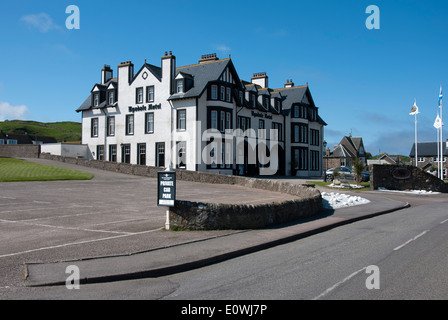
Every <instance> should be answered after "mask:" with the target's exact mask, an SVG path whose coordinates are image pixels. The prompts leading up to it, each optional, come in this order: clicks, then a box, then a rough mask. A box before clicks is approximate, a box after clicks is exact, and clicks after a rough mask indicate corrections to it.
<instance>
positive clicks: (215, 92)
mask: <svg viewBox="0 0 448 320" xmlns="http://www.w3.org/2000/svg"><path fill="white" fill-rule="evenodd" d="M211 99H212V100H218V86H217V85H212V92H211Z"/></svg>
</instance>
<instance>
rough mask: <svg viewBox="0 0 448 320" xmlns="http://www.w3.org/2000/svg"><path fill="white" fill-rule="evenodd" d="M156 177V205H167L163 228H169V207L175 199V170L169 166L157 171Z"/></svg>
mask: <svg viewBox="0 0 448 320" xmlns="http://www.w3.org/2000/svg"><path fill="white" fill-rule="evenodd" d="M157 174H158V179H157V186H158V188H157V205H158V206H161V207H167V209H166V222H165V229H166V230H169V229H170V207H174V203H175V201H176V172H175V171H174V170H173V169H171V168H170V167H169V168H167V169H166V170H165V171H161V172H158V173H157Z"/></svg>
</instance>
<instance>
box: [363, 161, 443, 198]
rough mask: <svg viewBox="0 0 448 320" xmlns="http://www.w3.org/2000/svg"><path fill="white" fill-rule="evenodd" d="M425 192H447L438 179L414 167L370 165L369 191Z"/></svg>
mask: <svg viewBox="0 0 448 320" xmlns="http://www.w3.org/2000/svg"><path fill="white" fill-rule="evenodd" d="M380 187H382V188H386V189H389V190H400V191H404V190H426V191H433V192H445V193H446V192H448V185H447V184H446V183H444V182H443V181H442V180H440V179H439V178H437V177H435V176H433V175H432V174H429V173H427V172H425V171H423V170H422V169H420V168H416V167H414V166H397V165H371V166H370V189H372V190H376V189H378V188H380Z"/></svg>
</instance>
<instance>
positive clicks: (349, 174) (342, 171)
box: [325, 167, 370, 182]
mask: <svg viewBox="0 0 448 320" xmlns="http://www.w3.org/2000/svg"><path fill="white" fill-rule="evenodd" d="M335 170H338V171H339V178H340V179H344V180H355V178H356V175H355V172H354V171H353V169H352V168H350V167H335V168H331V169H328V170H327V171H326V172H325V181H333V180H334V171H335ZM367 181H370V173H369V172H368V171H363V172H362V173H361V182H367Z"/></svg>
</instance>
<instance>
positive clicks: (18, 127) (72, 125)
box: [0, 120, 82, 142]
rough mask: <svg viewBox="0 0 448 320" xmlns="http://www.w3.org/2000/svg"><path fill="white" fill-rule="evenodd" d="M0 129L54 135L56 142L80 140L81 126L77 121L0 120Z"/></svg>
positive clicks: (19, 132) (15, 132) (8, 131)
mask: <svg viewBox="0 0 448 320" xmlns="http://www.w3.org/2000/svg"><path fill="white" fill-rule="evenodd" d="M0 130H2V131H3V132H6V133H14V134H29V135H38V136H47V137H54V138H56V140H57V141H58V142H64V141H65V142H79V141H81V132H82V127H81V123H79V122H71V121H63V122H49V123H44V122H38V121H23V120H11V121H8V120H6V121H3V122H0Z"/></svg>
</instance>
